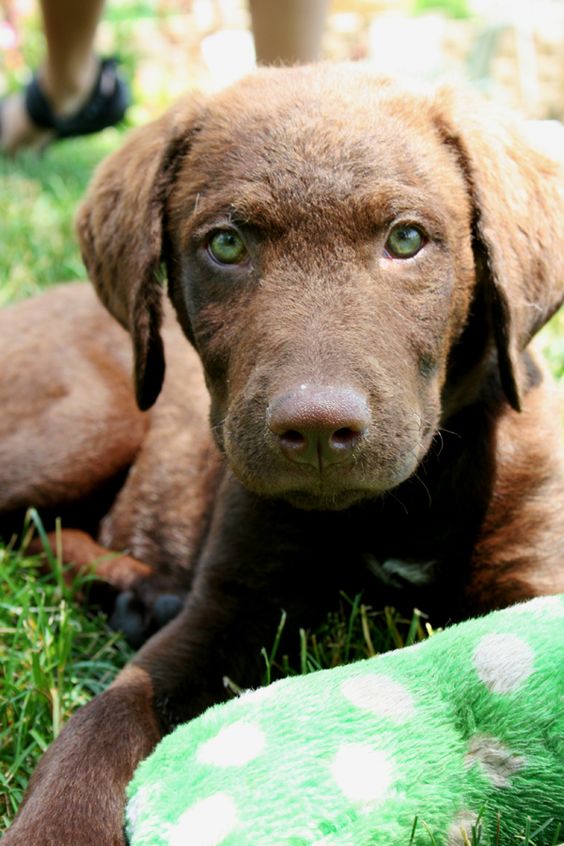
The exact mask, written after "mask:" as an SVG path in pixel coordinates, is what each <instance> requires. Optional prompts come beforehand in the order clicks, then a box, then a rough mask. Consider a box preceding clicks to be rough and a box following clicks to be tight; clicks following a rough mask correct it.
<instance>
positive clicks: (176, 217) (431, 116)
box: [78, 66, 564, 508]
mask: <svg viewBox="0 0 564 846" xmlns="http://www.w3.org/2000/svg"><path fill="white" fill-rule="evenodd" d="M563 203H564V201H563V196H562V190H561V183H560V174H559V172H558V168H557V166H556V165H555V164H553V163H551V162H550V161H548V160H547V159H545V158H544V157H543V156H542V155H541V154H539V153H537V152H534V151H533V150H532V149H530V148H529V147H528V146H527V144H526V143H525V142H524V141H523V140H521V139H520V137H519V136H518V135H517V134H516V133H515V131H514V130H513V129H511V128H507V126H505V125H501V126H500V125H499V123H498V122H497V120H496V116H495V114H494V112H493V109H492V108H490V107H487V106H483V105H481V104H477V103H475V102H474V101H473V100H472V99H471V100H470V101H468V100H467V99H466V98H465V97H461V96H460V95H458V94H456V92H454V91H452V90H450V89H441V90H439V91H436V92H435V93H434V94H433V95H425V96H423V95H415V94H413V93H409V92H406V91H404V90H401V89H400V88H399V87H397V86H396V85H395V84H393V83H392V82H390V81H386V80H382V79H377V78H374V77H373V76H371V75H370V74H369V73H367V72H366V71H364V70H362V69H360V68H358V67H356V66H319V67H315V66H311V67H306V68H293V69H276V70H263V71H260V72H258V73H257V74H255V75H254V76H252V77H249V78H248V79H246V80H244V81H242V82H240V83H238V84H237V85H236V86H234V87H233V88H231V89H229V90H227V91H224V92H222V93H221V94H219V95H216V96H214V97H212V98H210V99H209V100H207V101H201V100H195V99H192V100H190V101H187V102H185V103H181V104H179V105H178V106H177V107H175V108H174V109H173V110H171V111H170V112H169V113H167V114H166V115H165V116H164V117H163V118H162V119H161V120H159V121H157V122H156V123H153V124H151V125H149V126H147V127H144V128H142V129H140V130H138V131H137V132H136V133H134V134H133V135H132V136H131V139H130V140H129V141H128V143H126V145H125V146H124V147H123V149H122V150H120V151H119V152H118V153H116V154H115V155H113V156H112V157H110V159H109V160H108V161H107V162H105V163H104V164H103V165H102V167H101V168H100V170H99V172H98V174H97V177H96V178H95V180H94V183H93V186H92V188H91V190H90V193H89V196H88V197H87V199H86V201H85V203H84V205H83V207H82V209H81V211H80V213H79V218H78V230H79V235H80V239H81V244H82V249H83V254H84V257H85V260H86V264H87V267H88V270H89V272H90V276H91V278H92V281H93V283H94V285H95V286H96V288H97V290H98V293H99V295H100V297H101V299H102V301H103V302H104V303H105V305H106V306H107V307H108V308H109V310H110V311H111V312H112V313H113V314H114V315H115V316H116V318H117V319H118V320H119V321H120V322H121V323H122V324H123V325H124V326H125V327H126V328H128V329H129V331H130V332H131V335H132V338H133V345H134V350H135V379H136V387H137V397H138V401H139V404H140V406H141V407H142V408H147V407H149V406H150V405H151V404H152V403H153V402H154V400H155V399H156V397H157V395H158V393H159V390H160V387H161V383H162V378H163V373H164V359H163V348H162V344H161V341H160V336H159V326H160V321H161V309H162V304H161V297H162V291H163V285H162V274H161V273H159V270H160V268H161V266H162V265H164V266H165V267H166V271H167V276H168V287H169V294H170V297H171V299H172V302H173V303H174V306H175V309H176V312H177V315H178V318H179V321H180V323H181V325H182V327H183V329H184V332H185V333H186V335H187V337H188V338H189V339H190V341H191V342H192V343H193V344H194V345H195V347H196V349H197V350H198V352H199V354H200V357H201V359H202V363H203V366H204V370H205V374H206V380H207V384H208V387H209V391H210V394H211V400H212V410H211V417H212V426H213V431H214V433H215V436H216V438H217V441H218V443H219V444H220V446H221V448H222V449H224V451H225V453H226V455H227V458H228V460H229V462H230V464H231V466H232V468H233V470H234V472H235V473H236V475H237V476H238V477H239V478H240V479H241V481H242V482H243V483H244V484H245V485H246V486H247V487H249V488H250V489H251V490H253V491H255V492H257V493H259V494H263V495H267V496H276V497H283V498H285V499H287V500H289V501H290V502H293V503H294V504H296V505H301V506H303V507H316V508H319V507H333V508H338V507H344V506H346V505H348V504H350V503H352V502H354V501H356V500H358V499H361V498H363V497H365V496H373V495H376V494H378V493H380V492H382V491H386V490H388V489H390V488H393V487H395V486H396V485H398V484H399V483H401V482H402V481H403V480H405V479H407V478H408V477H409V476H410V475H411V474H413V472H414V471H415V470H416V468H417V466H418V464H419V463H420V462H421V460H422V458H423V456H424V455H425V453H426V452H427V450H428V449H429V446H430V444H431V441H432V439H433V437H434V435H435V433H436V431H437V427H438V426H439V425H440V423H441V422H443V421H444V420H445V418H446V417H448V415H450V414H452V413H453V412H454V411H457V410H458V409H459V408H460V407H461V406H463V405H464V404H468V403H471V402H474V401H476V400H477V399H478V398H479V397H480V394H481V393H483V392H484V391H487V392H488V396H490V397H491V396H494V395H496V390H497V394H498V395H499V401H500V402H509V403H510V404H511V405H512V406H513V407H514V408H515V409H518V408H519V406H520V403H521V394H522V390H523V387H522V373H521V371H522V364H521V359H520V356H521V353H522V351H523V349H524V348H525V346H526V345H527V343H528V342H529V340H530V338H531V337H532V335H534V333H535V332H536V331H537V330H538V329H539V328H540V327H541V326H542V325H543V324H544V323H545V322H546V320H547V319H548V318H549V317H550V315H551V314H552V313H553V312H554V311H555V309H556V308H557V307H558V305H559V304H560V301H561V299H562V296H563V294H564V285H563V282H564V280H563V278H562V277H563V275H564V274H563V272H562V270H563V268H562V252H563V251H562V249H561V245H560V220H559V215H561V214H562V212H563V211H564V208H563ZM496 385H499V386H501V387H500V388H499V389H497V388H496ZM502 392H503V394H504V397H502Z"/></svg>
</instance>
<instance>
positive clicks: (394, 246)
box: [386, 226, 425, 259]
mask: <svg viewBox="0 0 564 846" xmlns="http://www.w3.org/2000/svg"><path fill="white" fill-rule="evenodd" d="M424 244H425V236H424V235H423V233H422V232H421V230H420V229H418V228H417V227H416V226H396V228H395V229H392V231H391V232H390V234H389V236H388V240H387V241H386V250H387V251H388V253H390V255H392V256H393V257H394V258H400V259H405V258H411V257H412V256H414V255H416V254H417V253H418V252H419V250H420V249H421V248H422V247H423V245H424Z"/></svg>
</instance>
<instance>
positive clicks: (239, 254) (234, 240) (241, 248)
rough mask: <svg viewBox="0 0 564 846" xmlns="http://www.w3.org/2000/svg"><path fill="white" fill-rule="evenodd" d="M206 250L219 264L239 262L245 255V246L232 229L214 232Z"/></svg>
mask: <svg viewBox="0 0 564 846" xmlns="http://www.w3.org/2000/svg"><path fill="white" fill-rule="evenodd" d="M208 250H209V251H210V253H211V254H212V256H213V258H214V259H215V260H216V261H218V262H219V263H220V264H241V262H242V261H244V260H245V258H246V256H247V248H246V247H245V245H244V243H243V241H242V239H241V238H240V237H239V235H237V233H236V232H235V231H234V230H232V229H222V230H220V231H219V232H216V233H215V235H214V236H213V238H212V239H211V240H210V242H209V244H208Z"/></svg>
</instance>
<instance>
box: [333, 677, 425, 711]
mask: <svg viewBox="0 0 564 846" xmlns="http://www.w3.org/2000/svg"><path fill="white" fill-rule="evenodd" d="M341 691H342V693H343V696H344V697H345V698H346V699H348V700H349V702H352V704H353V705H356V706H357V708H362V709H364V710H366V711H370V712H371V713H372V714H375V715H376V716H377V717H387V718H389V719H390V720H392V721H393V722H394V723H403V722H404V721H405V720H407V719H409V717H411V716H412V714H413V711H414V706H413V697H412V696H411V693H410V692H409V691H408V690H407V689H406V688H405V687H404V686H403V685H402V684H400V683H399V682H397V681H395V680H394V679H391V678H389V676H374V675H362V676H357V677H356V678H352V679H347V680H346V681H344V682H343V685H342V687H341Z"/></svg>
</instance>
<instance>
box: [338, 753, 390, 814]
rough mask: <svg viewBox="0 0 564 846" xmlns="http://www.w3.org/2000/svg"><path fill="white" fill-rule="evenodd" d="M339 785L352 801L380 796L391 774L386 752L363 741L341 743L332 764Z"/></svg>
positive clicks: (384, 792)
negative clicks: (365, 744)
mask: <svg viewBox="0 0 564 846" xmlns="http://www.w3.org/2000/svg"><path fill="white" fill-rule="evenodd" d="M331 773H332V775H333V778H334V779H335V781H336V782H337V784H338V786H339V788H340V789H341V790H342V792H343V793H344V794H345V796H346V797H347V798H348V799H351V800H352V801H353V802H374V801H375V800H378V799H383V798H384V796H385V794H386V791H387V790H388V788H389V786H390V783H391V780H392V773H393V765H392V762H391V761H390V759H389V757H388V755H387V754H386V753H385V752H383V751H382V750H379V749H371V748H370V747H369V746H364V745H363V744H362V743H344V744H343V745H342V746H341V747H340V749H339V750H338V752H337V755H336V756H335V759H334V761H333V763H332V764H331Z"/></svg>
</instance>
